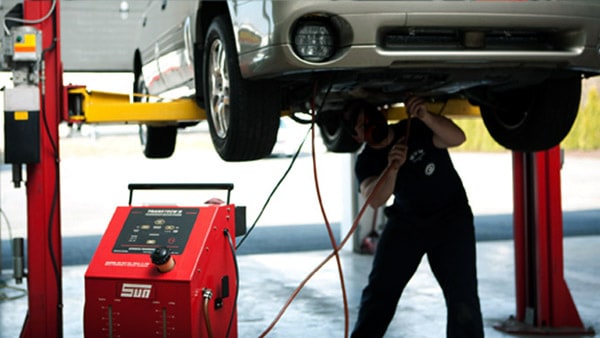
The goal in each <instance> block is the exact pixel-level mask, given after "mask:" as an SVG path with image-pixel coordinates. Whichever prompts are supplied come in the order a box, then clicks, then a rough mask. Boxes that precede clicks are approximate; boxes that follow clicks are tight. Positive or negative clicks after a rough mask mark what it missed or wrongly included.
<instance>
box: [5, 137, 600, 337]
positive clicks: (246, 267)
mask: <svg viewBox="0 0 600 338" xmlns="http://www.w3.org/2000/svg"><path fill="white" fill-rule="evenodd" d="M199 139H200V140H202V141H199ZM207 139H208V138H207V135H200V136H199V135H197V134H193V133H190V134H189V135H182V136H181V137H180V139H179V142H180V143H179V144H178V150H177V152H176V154H175V156H174V157H173V158H172V159H170V160H168V161H148V160H145V159H143V158H142V157H141V151H139V149H137V148H136V149H135V151H136V152H131V151H130V150H122V149H123V148H122V145H123V144H127V142H131V143H132V144H133V145H135V142H136V139H135V135H133V136H132V135H130V134H126V135H125V136H122V137H117V138H114V137H113V136H111V137H108V136H107V137H104V138H103V137H102V136H101V137H99V138H98V139H96V140H92V139H89V138H81V137H79V138H66V139H65V140H63V141H62V143H61V147H62V148H61V152H62V162H61V177H62V181H61V193H62V229H63V236H64V237H63V238H64V239H63V256H64V262H63V263H64V265H65V266H64V268H63V290H64V299H63V302H64V312H63V313H64V323H63V324H64V325H63V326H64V332H65V337H81V336H82V329H83V316H82V309H83V304H84V294H85V293H84V287H83V285H84V284H83V282H84V277H83V276H84V272H85V269H86V267H87V262H88V261H89V258H90V257H91V255H92V254H93V252H94V250H95V246H96V245H97V242H98V240H99V239H100V237H101V236H102V233H103V232H104V229H105V227H106V225H107V224H108V222H109V220H110V217H111V216H112V213H113V211H114V208H115V207H116V206H118V205H125V204H126V202H127V190H126V186H127V184H128V183H130V182H184V181H185V182H232V183H234V184H235V188H234V191H233V195H232V202H233V203H236V204H238V205H246V206H247V208H248V209H247V212H248V214H247V217H248V222H249V223H252V221H253V220H254V219H255V218H256V217H257V215H258V213H259V210H260V208H261V207H262V203H264V202H263V201H264V200H266V197H267V196H268V194H269V193H270V191H271V189H272V188H273V186H274V185H275V183H276V182H277V180H278V179H279V177H280V176H281V173H283V171H284V170H285V168H286V167H287V165H288V164H289V158H285V157H281V158H273V159H268V160H264V161H258V162H252V163H244V164H226V163H223V162H220V161H219V160H218V159H217V158H216V157H215V156H216V155H214V152H213V151H212V149H210V147H209V146H207V145H206V144H207V143H208V141H207ZM124 142H125V143H124ZM115 144H119V145H121V148H119V147H117V146H115ZM180 145H181V147H180ZM106 149H113V150H115V149H120V150H115V151H112V152H110V153H107V150H106ZM192 149H193V150H192ZM138 151H139V153H138ZM319 154H320V155H319V157H320V161H319V167H320V168H323V169H322V170H321V171H320V183H321V191H322V193H323V194H324V196H327V200H326V202H325V204H326V205H325V207H326V209H327V210H328V211H329V213H330V216H329V221H330V222H331V223H332V224H333V226H334V228H335V229H336V231H338V234H339V232H340V231H343V229H344V228H345V226H344V222H345V218H344V213H345V212H346V210H347V208H346V207H345V206H344V203H343V198H341V197H340V196H339V195H340V191H344V185H346V184H347V182H345V181H344V177H345V176H344V175H340V172H344V171H346V170H347V168H346V167H345V164H346V163H347V161H346V160H345V159H343V158H340V156H339V155H335V154H324V153H322V152H321V153H319ZM453 158H454V161H455V164H456V167H457V169H458V171H459V173H460V174H461V176H462V177H463V180H464V182H465V186H466V188H467V191H468V194H469V197H470V200H471V205H472V207H473V210H474V213H475V215H476V231H477V238H478V243H477V249H478V275H479V283H480V284H479V293H480V298H481V303H482V311H483V317H484V321H485V333H486V337H512V336H510V335H506V334H504V333H501V332H499V331H497V330H496V329H494V326H495V325H498V324H500V323H502V322H503V321H505V320H507V319H508V318H509V316H511V315H513V314H514V312H515V295H514V293H515V291H514V289H515V287H514V261H513V260H514V255H513V244H512V240H511V238H512V233H511V220H512V219H511V216H510V212H511V210H512V209H511V208H512V191H511V189H512V186H511V180H512V177H511V174H510V168H511V161H510V154H509V153H499V154H471V153H455V154H453ZM311 165H312V164H311V161H310V157H309V156H308V155H307V154H306V153H305V154H304V155H303V156H301V157H300V159H299V160H298V163H297V164H296V165H295V167H294V170H293V171H292V172H291V174H290V177H288V178H287V179H286V181H285V182H284V184H282V188H281V190H280V191H278V192H277V194H276V195H275V198H274V199H273V203H272V204H271V205H270V206H269V208H268V209H266V211H265V214H264V215H263V216H262V218H261V219H260V221H259V222H258V223H257V224H258V225H257V228H256V231H255V232H254V233H253V235H252V236H251V237H249V239H248V241H247V242H246V244H244V246H243V247H242V248H241V250H240V251H239V252H238V264H239V269H240V276H241V278H240V294H239V303H238V330H239V337H244V338H246V337H257V336H259V335H260V334H261V333H262V332H263V331H264V330H265V329H267V327H268V326H269V324H271V322H272V321H273V320H274V319H275V317H276V315H277V313H278V312H279V311H280V310H281V308H282V306H283V305H284V304H285V302H286V300H287V299H288V297H289V296H290V295H291V294H292V292H293V291H294V290H295V289H296V287H297V286H298V285H299V283H300V282H301V281H302V280H303V279H304V278H305V277H306V275H307V274H308V273H309V272H310V271H311V270H313V269H314V268H315V267H316V266H317V265H318V264H319V263H320V262H321V261H322V260H323V259H324V258H325V257H326V256H327V255H328V254H329V253H330V251H329V249H328V239H327V238H326V237H325V234H326V232H325V228H324V226H323V221H322V215H321V214H320V212H319V208H318V205H316V202H315V200H316V198H315V195H314V191H312V189H309V188H312V187H313V186H314V183H313V179H312V169H311V168H312V167H311ZM599 167H600V156H598V154H591V155H590V154H585V156H582V155H579V154H567V156H566V161H565V166H564V167H563V172H562V177H563V208H564V210H565V212H564V224H565V226H564V228H565V235H566V237H565V240H564V260H565V279H566V281H567V284H568V286H569V288H570V290H571V293H572V296H573V299H574V301H575V304H576V306H577V309H578V311H579V314H580V316H581V319H582V320H583V322H584V325H585V326H586V327H593V328H594V329H595V330H596V331H600V293H598V291H597V290H599V289H600V260H598V257H599V256H600V192H598V189H597V186H598V184H597V182H600V173H599V171H598V170H597V168H599ZM240 172H244V175H240V174H239V173H240ZM9 174H10V170H9V169H8V168H6V167H2V171H1V175H2V176H1V183H2V185H1V186H0V188H1V189H0V192H1V193H2V195H1V197H2V199H1V200H0V202H1V206H2V210H3V211H4V212H6V214H7V215H9V219H10V220H11V224H12V229H11V235H12V236H13V237H19V236H25V235H26V222H25V221H24V216H23V214H24V208H25V207H24V206H25V198H24V191H23V189H20V190H16V189H13V188H12V187H11V186H9V182H10V175H9ZM241 176H246V177H248V176H250V177H252V179H251V180H247V179H246V180H244V179H242V178H241ZM146 197H147V196H145V195H144V196H143V197H142V198H139V197H136V198H134V204H135V203H136V202H137V201H138V198H139V199H140V200H141V199H146ZM182 197H185V198H192V199H194V198H195V199H196V201H195V202H192V203H193V204H189V205H197V204H198V203H197V201H198V196H192V197H189V196H182V195H177V196H165V195H161V196H160V198H167V199H171V198H177V199H178V201H179V199H180V198H182ZM153 198H156V196H150V197H149V199H153ZM201 198H203V197H201ZM203 200H204V199H202V201H203ZM256 201H259V202H258V203H257V202H256ZM179 204H183V205H185V204H186V202H182V203H179ZM1 225H2V227H3V229H2V231H3V232H2V233H1V234H2V239H3V241H2V253H3V259H2V267H3V268H4V269H5V270H3V271H2V275H0V281H4V282H5V283H7V284H8V286H10V287H11V288H2V289H0V294H4V295H6V296H8V297H15V298H17V299H15V300H10V301H1V302H0V337H2V338H5V337H6V338H12V337H17V336H18V334H19V332H20V327H21V325H22V323H23V318H24V316H25V313H26V309H27V299H26V297H20V298H19V296H20V295H21V291H20V290H16V289H13V288H12V287H18V288H21V287H24V285H25V284H23V285H14V282H13V281H12V280H11V279H10V273H11V272H10V271H9V270H6V269H8V268H9V267H10V257H8V254H9V253H10V251H9V249H8V242H7V240H6V239H7V238H8V237H7V233H6V231H5V230H4V226H5V224H4V223H2V224H1ZM338 239H339V238H338ZM341 256H342V264H343V271H344V276H345V279H344V280H345V284H346V289H347V297H348V302H349V313H350V315H349V326H350V327H352V325H353V323H354V321H355V317H356V312H357V307H358V302H359V297H360V293H361V290H362V288H363V287H364V285H365V283H366V278H367V274H368V272H369V269H370V263H371V258H372V257H371V256H369V255H360V254H356V253H353V252H351V250H344V251H343V252H342V255H341ZM445 316H446V313H445V306H444V303H443V298H442V295H441V291H440V289H439V287H438V285H437V283H436V281H435V279H434V278H433V276H432V274H431V272H430V270H429V267H428V264H427V261H426V260H423V262H422V264H421V266H420V268H419V269H418V271H417V273H416V274H415V276H414V278H413V279H412V280H411V282H410V283H409V285H408V287H407V289H406V291H405V293H404V295H403V297H402V299H401V302H400V304H399V307H398V310H397V312H396V317H395V319H394V321H393V323H392V325H391V326H390V328H389V330H388V334H387V337H394V338H396V337H397V338H401V337H407V338H408V337H410V338H419V337H427V338H431V337H444V336H445V321H446V320H445ZM344 326H345V318H344V311H343V303H342V295H341V291H340V282H339V278H338V273H337V268H336V266H335V262H334V260H332V261H330V262H329V263H327V264H326V265H325V267H324V268H323V269H322V270H320V271H319V272H318V273H317V274H316V275H315V276H314V277H313V278H312V279H311V280H310V281H309V282H308V284H307V285H306V286H305V287H304V289H303V290H302V291H301V292H300V294H299V295H298V297H297V298H296V299H295V301H294V302H293V303H292V304H291V305H290V306H289V308H288V309H287V311H286V312H285V314H284V315H283V317H282V318H281V320H280V321H279V322H278V323H277V325H276V326H275V328H274V329H273V330H272V331H271V332H270V334H269V335H268V336H269V337H303V336H307V335H312V336H315V337H343V336H344Z"/></svg>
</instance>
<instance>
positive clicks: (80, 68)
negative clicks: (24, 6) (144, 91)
mask: <svg viewBox="0 0 600 338" xmlns="http://www.w3.org/2000/svg"><path fill="white" fill-rule="evenodd" d="M152 1H157V0H127V1H126V3H127V4H128V7H129V10H128V11H127V12H126V15H124V14H125V13H122V12H121V11H120V10H119V9H120V5H121V2H123V1H122V0H60V16H61V18H60V23H61V25H60V30H61V42H62V50H61V52H62V59H63V67H64V71H66V72H123V71H125V72H130V71H131V70H132V68H133V52H134V50H135V47H136V41H137V39H138V36H139V32H140V28H141V25H142V18H143V14H144V10H145V9H146V8H147V7H148V4H149V3H150V2H152ZM182 1H188V0H182ZM12 2H13V1H11V0H0V5H3V7H4V8H3V9H2V11H3V12H4V11H7V10H9V9H10V8H7V7H9V6H10V3H12ZM11 7H12V6H11Z"/></svg>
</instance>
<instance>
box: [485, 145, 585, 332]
mask: <svg viewBox="0 0 600 338" xmlns="http://www.w3.org/2000/svg"><path fill="white" fill-rule="evenodd" d="M560 167H561V154H560V148H559V147H558V146H557V147H554V148H552V149H550V150H547V151H540V152H535V153H521V152H513V182H514V183H513V184H514V187H513V188H514V215H513V223H514V243H515V244H514V245H515V286H516V307H517V309H516V310H517V311H516V316H515V318H511V319H510V320H508V321H506V322H504V323H503V324H502V325H499V326H496V329H498V330H501V331H505V332H507V333H512V334H544V335H565V334H569V335H594V330H593V329H591V328H590V329H586V328H585V327H584V326H583V323H582V321H581V318H580V317H579V313H578V312H577V308H576V307H575V303H574V302H573V298H572V296H571V293H570V291H569V288H568V286H567V284H566V282H565V279H564V265H563V245H562V243H563V223H562V205H561V190H560Z"/></svg>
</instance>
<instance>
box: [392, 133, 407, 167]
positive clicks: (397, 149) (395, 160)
mask: <svg viewBox="0 0 600 338" xmlns="http://www.w3.org/2000/svg"><path fill="white" fill-rule="evenodd" d="M407 150H408V147H407V146H406V142H404V137H403V138H401V139H400V140H399V141H398V142H396V144H394V145H393V146H392V149H390V152H389V153H388V166H389V167H390V168H391V169H394V170H398V169H400V167H401V166H402V165H403V164H404V162H406V153H407Z"/></svg>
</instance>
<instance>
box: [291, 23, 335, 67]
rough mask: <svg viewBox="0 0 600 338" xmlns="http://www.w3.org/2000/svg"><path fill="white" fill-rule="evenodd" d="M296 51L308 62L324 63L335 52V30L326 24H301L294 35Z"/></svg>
mask: <svg viewBox="0 0 600 338" xmlns="http://www.w3.org/2000/svg"><path fill="white" fill-rule="evenodd" d="M292 38H293V41H294V44H293V47H294V51H295V52H296V54H297V55H298V56H299V57H300V58H302V59H303V60H306V61H311V62H322V61H326V60H327V59H329V58H330V57H331V56H332V55H333V53H334V52H335V36H334V32H333V29H332V28H331V26H330V25H329V24H327V23H326V22H321V21H303V22H299V23H298V24H297V26H296V28H295V29H294V33H293V35H292Z"/></svg>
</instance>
